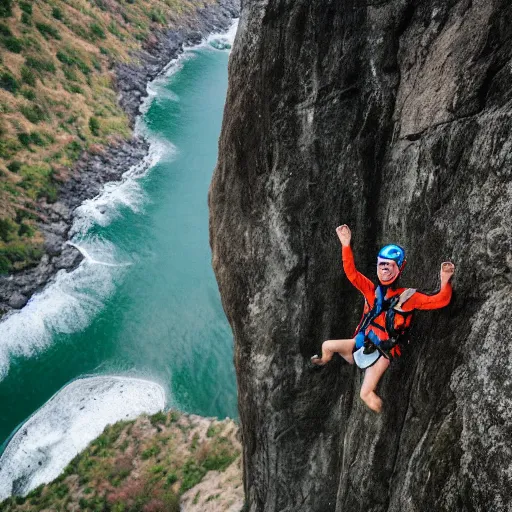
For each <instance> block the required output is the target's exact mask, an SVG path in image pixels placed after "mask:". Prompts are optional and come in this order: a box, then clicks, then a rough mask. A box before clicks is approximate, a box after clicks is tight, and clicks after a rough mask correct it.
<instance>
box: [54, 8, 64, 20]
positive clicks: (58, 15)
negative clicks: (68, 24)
mask: <svg viewBox="0 0 512 512" xmlns="http://www.w3.org/2000/svg"><path fill="white" fill-rule="evenodd" d="M52 16H53V17H54V18H55V19H56V20H59V21H62V19H63V15H62V11H61V10H60V9H59V8H58V7H54V8H53V9H52Z"/></svg>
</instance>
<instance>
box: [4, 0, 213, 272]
mask: <svg viewBox="0 0 512 512" xmlns="http://www.w3.org/2000/svg"><path fill="white" fill-rule="evenodd" d="M206 3H208V2H206ZM193 9H194V6H193V4H192V2H189V1H187V0H120V1H115V0H35V1H28V0H27V1H24V0H19V1H15V0H1V1H0V274H5V273H9V272H12V271H16V270H20V269H22V268H25V267H27V266H30V265H32V264H34V263H35V262H37V261H38V259H39V258H40V257H41V255H42V254H43V251H42V246H43V237H42V235H41V234H40V232H39V231H38V229H37V221H44V220H45V213H44V208H42V205H44V203H52V202H55V201H56V200H57V197H58V190H59V184H60V183H62V182H63V181H65V180H66V178H67V177H68V176H69V173H70V169H71V166H72V165H73V162H75V161H76V160H77V159H78V157H79V156H80V155H81V153H82V152H83V151H90V152H101V151H102V148H103V147H104V146H105V145H108V144H112V143H116V142H118V141H119V140H120V139H124V138H128V137H130V135H131V128H130V120H129V118H128V116H127V115H126V113H125V112H123V110H122V109H121V108H120V106H119V105H118V95H117V92H116V75H115V67H116V64H118V63H129V62H134V61H135V62H136V53H137V51H138V50H140V49H141V48H142V47H143V46H144V45H145V44H151V32H152V31H154V30H156V29H162V28H164V27H167V26H172V25H173V24H174V23H176V22H177V20H179V19H181V18H182V17H183V16H186V15H187V14H188V13H190V12H192V11H193Z"/></svg>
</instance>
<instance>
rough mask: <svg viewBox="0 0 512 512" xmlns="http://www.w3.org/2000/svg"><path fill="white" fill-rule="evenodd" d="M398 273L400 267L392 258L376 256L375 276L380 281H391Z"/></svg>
mask: <svg viewBox="0 0 512 512" xmlns="http://www.w3.org/2000/svg"><path fill="white" fill-rule="evenodd" d="M399 273H400V269H399V268H398V265H397V264H396V263H395V262H394V261H393V260H385V259H384V258H377V277H378V278H379V281H380V282H381V283H390V282H393V281H394V280H395V279H396V278H397V277H398V274H399Z"/></svg>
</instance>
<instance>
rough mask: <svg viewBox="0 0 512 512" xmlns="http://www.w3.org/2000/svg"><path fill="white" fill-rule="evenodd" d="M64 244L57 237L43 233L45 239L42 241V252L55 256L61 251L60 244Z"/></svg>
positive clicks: (49, 233) (53, 234) (60, 238)
mask: <svg viewBox="0 0 512 512" xmlns="http://www.w3.org/2000/svg"><path fill="white" fill-rule="evenodd" d="M63 243H64V240H63V239H62V237H60V236H59V235H56V234H55V233H52V232H46V233H45V239H44V250H45V251H46V252H47V253H48V254H49V255H50V256H57V255H58V254H60V253H61V251H62V244H63Z"/></svg>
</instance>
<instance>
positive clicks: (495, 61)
mask: <svg viewBox="0 0 512 512" xmlns="http://www.w3.org/2000/svg"><path fill="white" fill-rule="evenodd" d="M511 21H512V6H511V5H510V3H509V2H506V1H504V0H490V1H489V0H474V1H470V0H450V1H447V2H434V1H432V0H424V1H420V2H413V1H412V0H390V1H386V0H384V1H368V2H365V3H364V4H362V3H361V2H356V1H349V0H341V1H339V2H332V1H329V2H320V1H317V0H307V1H306V0H297V1H296V2H285V1H270V0H260V1H258V2H245V3H244V5H243V7H242V15H241V18H240V23H239V28H238V34H237V39H236V41H235V45H234V48H233V53H232V56H231V60H230V83H229V91H228V97H227V104H226V109H225V117H224V124H223V129H222V135H221V139H220V154H219V161H218V165H217V168H216V171H215V175H214V178H213V181H212V185H211V192H210V211H211V220H210V229H211V245H212V249H213V264H214V269H215V272H216V276H217V279H218V282H219V286H220V290H221V295H222V300H223V305H224V308H225V311H226V313H227V316H228V319H229V321H230V323H231V326H232V328H233V332H234V336H235V364H236V369H237V376H238V386H239V408H240V420H241V431H242V438H243V454H244V459H243V460H244V485H245V492H246V498H247V507H248V510H250V511H251V512H255V511H263V510H265V511H266V512H270V511H277V510H280V511H284V510H288V511H294V512H296V511H301V510H302V511H319V512H320V511H321V512H326V511H330V510H332V511H342V510H350V511H351V512H357V511H363V510H372V511H375V512H377V511H379V512H380V511H402V512H404V511H422V510H450V511H452V510H461V511H462V510H467V511H469V510H471V511H477V510H478V511H480V510H481V511H484V510H486V511H487V510H493V511H505V510H510V508H509V507H510V503H511V501H512V491H511V489H512V485H511V484H512V453H511V451H512V449H511V447H510V442H509V441H510V439H511V434H512V432H511V425H512V413H511V411H512V393H511V391H512V379H511V377H510V375H511V369H512V356H511V349H510V343H509V339H510V337H511V334H512V332H511V331H512V329H511V326H510V308H511V306H512V293H511V291H512V277H511V267H512V248H511V244H512V224H511V222H510V219H511V217H512V180H511V174H512V173H511V157H510V155H511V151H510V149H511V144H512V125H511V123H510V116H511V112H512V103H511V99H512V89H511V88H510V81H511V78H512V76H511V75H512V67H511V57H512V23H511ZM341 223H347V224H349V225H350V226H351V227H352V229H353V233H354V238H353V247H354V251H355V254H356V263H357V265H358V268H359V269H360V270H361V271H362V272H363V273H365V274H366V275H369V276H374V275H375V255H376V251H377V248H378V247H379V246H380V245H381V244H384V243H391V242H395V243H400V244H401V245H403V246H404V247H405V248H406V249H407V253H408V261H409V265H408V268H407V270H406V272H405V275H404V277H403V285H404V286H413V287H415V288H418V289H420V290H424V291H434V290H435V289H436V287H438V272H439V271H438V269H439V264H440V263H441V261H444V260H452V261H454V263H455V264H456V265H457V275H456V280H455V283H454V284H455V291H456V292H455V297H454V299H453V300H452V303H451V304H450V306H449V307H447V308H445V309H443V310H441V311H438V312H433V313H424V314H422V313H420V314H418V315H417V317H416V321H415V328H414V332H413V337H412V339H413V342H412V344H411V347H410V350H409V351H408V353H407V354H406V355H405V356H404V357H402V358H401V359H400V360H399V361H398V362H397V363H396V364H394V365H393V367H392V369H391V370H390V371H388V372H387V374H386V375H385V377H384V379H383V381H382V382H381V385H380V394H381V396H382V397H383V400H384V407H385V411H384V413H383V414H382V415H381V416H377V415H375V414H373V413H372V412H371V411H369V410H367V409H366V408H365V407H364V406H363V404H362V403H361V401H360V400H359V397H358V392H359V388H360V383H361V375H362V374H361V373H360V372H359V371H358V370H357V369H355V368H352V367H349V366H348V365H347V364H346V363H344V362H341V360H340V359H337V360H336V361H333V362H331V363H330V364H329V365H328V366H327V367H325V368H323V369H320V370H319V369H316V368H312V367H311V365H310V363H309V358H310V356H311V355H313V354H314V353H316V352H317V350H318V349H319V347H320V344H321V342H322V341H323V340H325V339H329V338H345V337H350V336H351V335H352V333H353V330H354V328H355V326H356V325H357V321H358V319H359V315H360V312H361V309H362V300H361V298H360V297H358V295H357V292H356V291H355V290H354V289H352V288H351V286H350V284H349V283H348V281H347V279H346V278H345V276H344V275H343V272H342V270H341V262H340V248H339V243H338V241H337V238H336V235H335V232H334V229H335V227H336V226H337V225H338V224H341Z"/></svg>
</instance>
